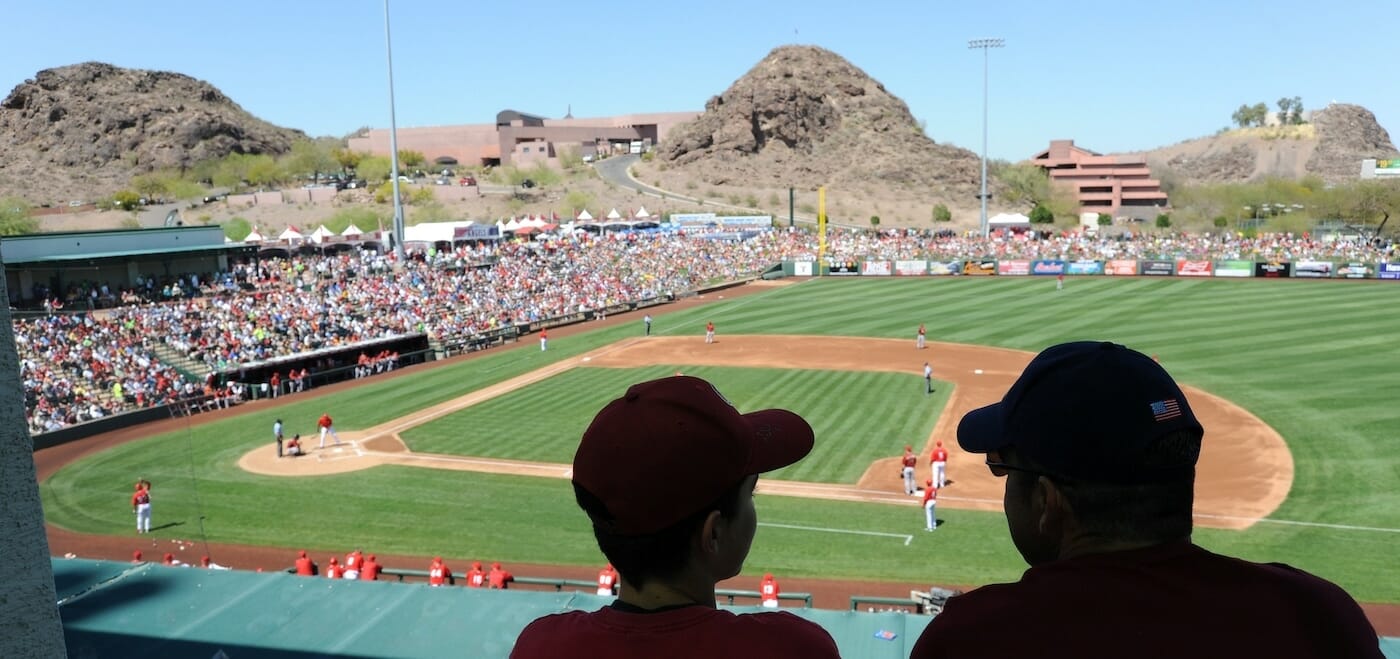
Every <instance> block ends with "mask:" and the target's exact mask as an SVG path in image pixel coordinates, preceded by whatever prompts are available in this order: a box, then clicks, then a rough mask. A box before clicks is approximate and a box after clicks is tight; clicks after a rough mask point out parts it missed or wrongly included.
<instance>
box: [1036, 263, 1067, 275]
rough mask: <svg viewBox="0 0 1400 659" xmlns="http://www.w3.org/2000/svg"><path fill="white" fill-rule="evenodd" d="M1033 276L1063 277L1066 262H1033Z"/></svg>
mask: <svg viewBox="0 0 1400 659" xmlns="http://www.w3.org/2000/svg"><path fill="white" fill-rule="evenodd" d="M1031 274H1033V275H1062V274H1065V262H1064V261H1047V260H1039V261H1032V262H1031Z"/></svg>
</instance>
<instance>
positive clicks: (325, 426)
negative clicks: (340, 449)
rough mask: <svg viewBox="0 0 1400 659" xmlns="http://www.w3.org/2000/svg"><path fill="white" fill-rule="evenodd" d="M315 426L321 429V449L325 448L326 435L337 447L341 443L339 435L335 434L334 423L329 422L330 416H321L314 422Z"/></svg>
mask: <svg viewBox="0 0 1400 659" xmlns="http://www.w3.org/2000/svg"><path fill="white" fill-rule="evenodd" d="M316 425H317V426H320V428H321V448H326V435H328V434H329V435H330V436H331V437H332V438H334V439H335V443H336V444H337V445H338V444H340V443H341V442H340V435H337V434H335V422H333V421H331V415H329V414H322V415H321V418H320V419H317V420H316Z"/></svg>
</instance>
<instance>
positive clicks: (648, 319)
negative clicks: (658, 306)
mask: <svg viewBox="0 0 1400 659" xmlns="http://www.w3.org/2000/svg"><path fill="white" fill-rule="evenodd" d="M642 324H643V325H646V328H647V333H646V335H647V336H651V314H647V315H645V316H642Z"/></svg>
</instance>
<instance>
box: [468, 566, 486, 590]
mask: <svg viewBox="0 0 1400 659" xmlns="http://www.w3.org/2000/svg"><path fill="white" fill-rule="evenodd" d="M485 587H486V570H483V569H481V561H472V569H470V570H467V588H485Z"/></svg>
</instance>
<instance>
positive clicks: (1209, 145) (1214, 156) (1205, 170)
mask: <svg viewBox="0 0 1400 659" xmlns="http://www.w3.org/2000/svg"><path fill="white" fill-rule="evenodd" d="M1141 155H1145V156H1146V157H1147V162H1148V164H1149V165H1151V166H1152V170H1153V171H1154V172H1155V173H1156V174H1157V175H1158V176H1165V177H1167V178H1172V179H1174V180H1176V181H1177V182H1179V183H1239V182H1244V181H1251V180H1259V179H1264V178H1271V177H1276V178H1284V179H1300V178H1302V177H1304V176H1308V175H1315V176H1318V177H1321V178H1322V179H1323V180H1325V181H1328V182H1340V181H1348V180H1355V179H1356V177H1357V176H1358V174H1359V173H1360V172H1361V160H1362V159H1364V158H1394V157H1396V155H1397V151H1396V149H1395V144H1394V143H1392V142H1391V141H1390V134H1389V133H1387V132H1386V130H1385V128H1382V127H1381V125H1380V124H1379V123H1377V122H1376V116H1375V115H1374V114H1372V113H1371V111H1370V110H1367V109H1366V108H1363V107H1361V106H1359V105H1348V104H1340V103H1334V104H1332V105H1329V106H1327V107H1326V108H1324V109H1322V110H1318V111H1317V112H1315V113H1314V114H1313V117H1312V121H1311V122H1310V123H1308V124H1304V125H1301V126H1264V127H1259V128H1244V129H1239V130H1230V131H1225V132H1222V133H1219V134H1217V135H1212V136H1210V137H1202V138H1199V139H1194V140H1189V141H1186V142H1181V143H1179V144H1174V145H1172V146H1167V147H1162V148H1160V149H1154V150H1152V151H1146V152H1143V153H1142V154H1141Z"/></svg>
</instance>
